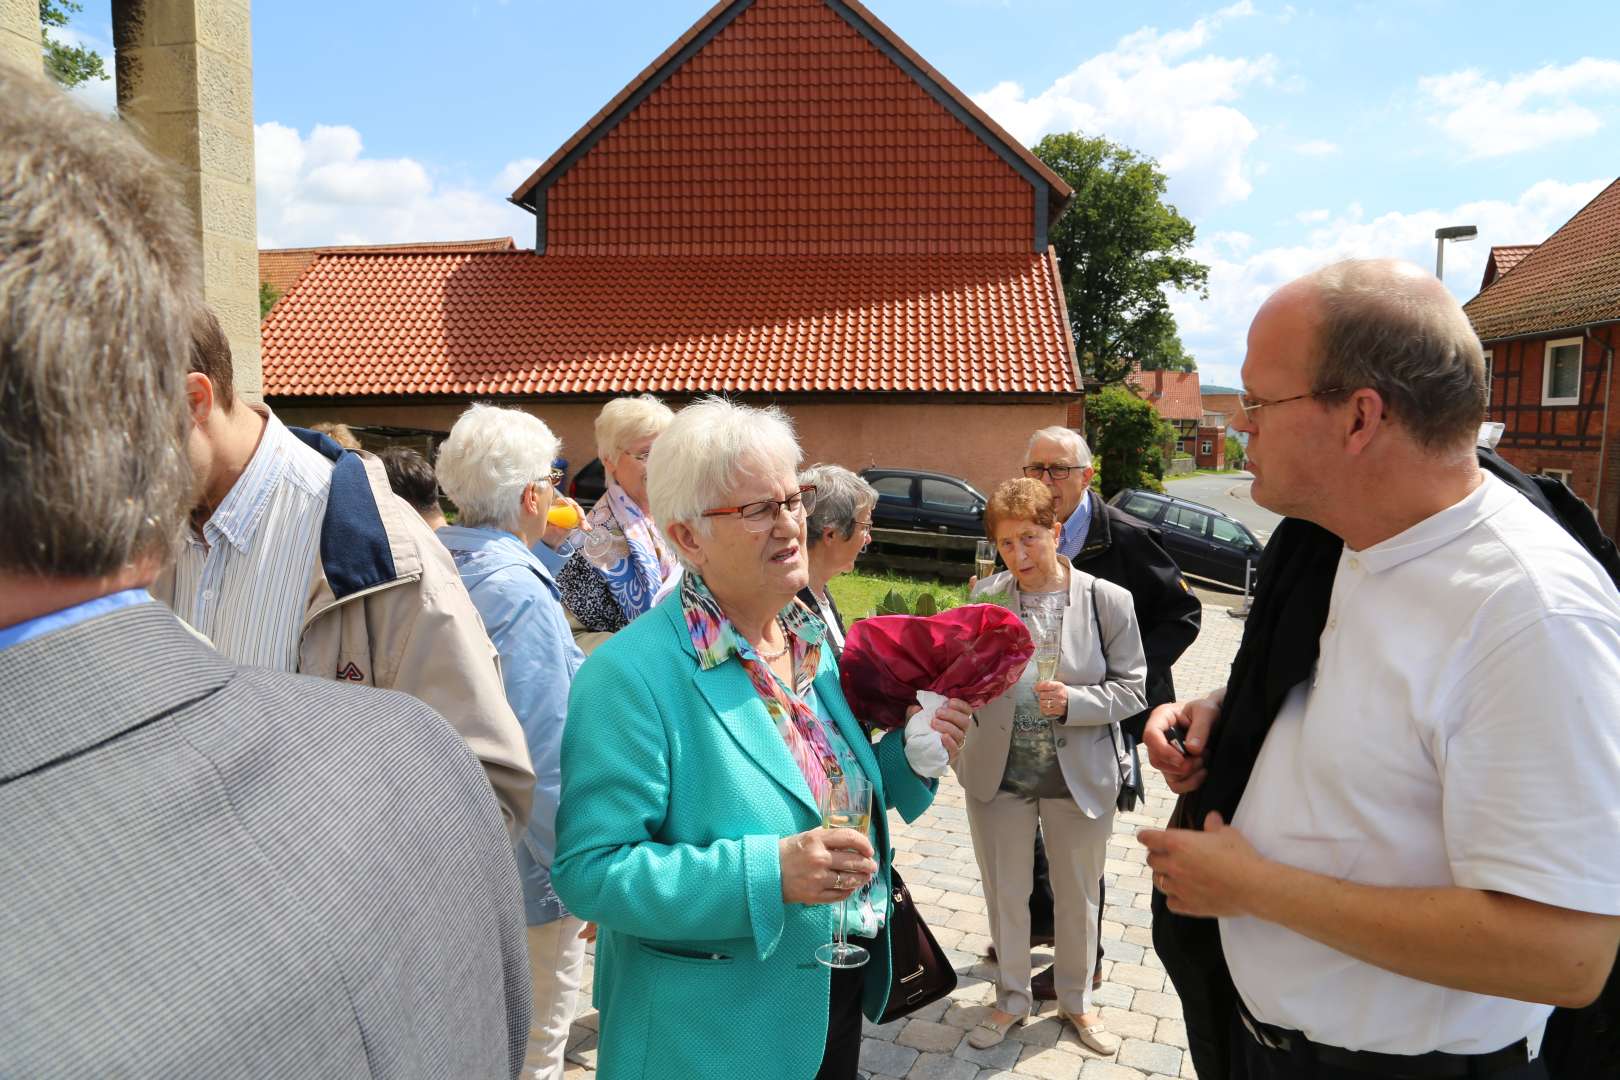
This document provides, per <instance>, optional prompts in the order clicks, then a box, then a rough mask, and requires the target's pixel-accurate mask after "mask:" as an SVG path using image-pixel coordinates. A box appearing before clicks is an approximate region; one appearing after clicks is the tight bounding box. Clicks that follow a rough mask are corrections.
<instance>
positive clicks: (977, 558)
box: [973, 540, 996, 581]
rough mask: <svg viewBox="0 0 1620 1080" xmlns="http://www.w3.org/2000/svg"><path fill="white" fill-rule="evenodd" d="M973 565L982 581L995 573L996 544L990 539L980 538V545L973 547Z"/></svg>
mask: <svg viewBox="0 0 1620 1080" xmlns="http://www.w3.org/2000/svg"><path fill="white" fill-rule="evenodd" d="M973 565H974V568H975V570H976V572H977V573H978V575H979V580H980V581H983V580H984V579H985V578H987V577H989V576H990V575H991V574H994V573H995V572H996V545H994V544H992V543H991V542H990V541H988V540H980V541H979V543H978V546H977V547H975V548H974V549H973Z"/></svg>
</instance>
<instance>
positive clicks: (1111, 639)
mask: <svg viewBox="0 0 1620 1080" xmlns="http://www.w3.org/2000/svg"><path fill="white" fill-rule="evenodd" d="M984 520H985V531H986V532H987V534H988V535H989V537H990V539H991V540H992V541H993V542H994V543H995V545H996V549H997V551H998V553H999V554H1000V556H1001V559H1002V561H1003V562H1004V563H1005V564H1006V566H1007V567H1008V569H1007V570H1006V571H1004V572H1002V573H1000V574H996V575H994V576H993V577H990V578H987V579H985V580H984V581H981V582H979V583H978V586H977V587H976V588H975V589H974V591H973V599H974V600H975V601H979V602H999V603H1002V604H1004V605H1006V606H1007V607H1009V608H1011V609H1012V610H1013V611H1015V612H1017V613H1018V614H1019V616H1020V617H1021V618H1023V620H1024V622H1025V623H1026V625H1028V626H1029V627H1030V630H1031V633H1032V635H1034V636H1035V638H1036V641H1037V644H1039V643H1040V641H1041V640H1042V638H1043V636H1045V637H1046V638H1047V640H1049V641H1051V640H1055V641H1056V643H1057V646H1058V659H1057V670H1056V677H1055V678H1052V679H1046V680H1042V679H1040V678H1039V677H1038V673H1037V670H1036V669H1037V666H1038V665H1037V662H1036V660H1032V661H1031V662H1030V665H1029V667H1028V669H1027V670H1026V671H1025V672H1024V675H1023V677H1022V678H1021V679H1020V680H1019V682H1018V683H1017V685H1015V686H1014V687H1013V688H1012V689H1010V690H1008V691H1007V692H1006V693H1005V694H1003V695H1002V696H1001V697H999V698H997V699H995V700H994V701H992V702H990V703H989V704H988V705H986V706H985V707H984V708H982V709H980V710H979V713H978V717H977V726H976V727H974V728H972V729H971V730H970V733H969V737H968V741H967V745H966V746H965V747H964V748H963V750H962V754H961V757H960V759H959V760H958V762H957V766H956V770H957V775H958V777H959V778H960V780H961V781H962V786H963V788H965V789H966V791H967V795H968V798H967V814H968V825H969V827H970V828H971V829H972V832H973V851H974V855H975V856H976V857H977V858H978V862H979V873H980V876H981V879H982V880H983V882H984V895H985V903H986V907H987V908H988V910H989V917H990V936H991V940H992V941H993V942H994V943H995V948H996V955H997V958H998V966H999V971H998V974H997V978H996V1004H995V1008H994V1010H992V1012H991V1013H990V1015H989V1016H988V1017H987V1018H986V1019H985V1021H984V1022H983V1023H981V1024H980V1025H978V1026H977V1027H976V1028H974V1029H973V1031H972V1032H971V1033H969V1036H968V1039H969V1042H970V1043H972V1045H974V1046H976V1047H980V1048H983V1047H988V1046H994V1045H995V1044H996V1043H999V1042H1000V1041H1001V1040H1002V1039H1003V1038H1005V1037H1006V1034H1007V1032H1008V1031H1009V1030H1010V1029H1011V1028H1012V1027H1013V1026H1014V1025H1015V1024H1018V1023H1021V1022H1022V1021H1023V1019H1024V1018H1025V1017H1027V1016H1028V1015H1029V1012H1030V1009H1031V1006H1032V1005H1033V999H1032V997H1031V995H1030V985H1029V983H1030V959H1029V948H1028V943H1029V892H1030V888H1031V886H1032V882H1033V873H1034V841H1035V829H1036V825H1037V824H1039V826H1040V828H1041V830H1042V832H1043V833H1044V834H1045V836H1046V849H1047V853H1048V858H1049V859H1050V861H1051V868H1052V890H1053V893H1054V896H1055V900H1056V912H1057V917H1056V929H1057V933H1056V938H1057V957H1056V961H1057V973H1056V980H1057V998H1058V1009H1059V1012H1060V1013H1061V1014H1062V1015H1065V1016H1067V1017H1068V1018H1069V1019H1070V1020H1072V1021H1073V1022H1074V1024H1075V1027H1076V1029H1077V1031H1078V1034H1079V1037H1080V1041H1081V1042H1082V1043H1084V1044H1085V1045H1086V1046H1088V1047H1090V1048H1091V1049H1093V1050H1095V1051H1097V1052H1098V1053H1102V1054H1112V1053H1113V1052H1114V1051H1115V1050H1117V1049H1118V1048H1119V1040H1118V1039H1117V1038H1116V1037H1115V1036H1113V1035H1112V1034H1110V1033H1109V1032H1107V1031H1105V1030H1104V1029H1103V1026H1102V1019H1101V1017H1100V1016H1098V1015H1097V1014H1096V1012H1094V1011H1093V1009H1092V1006H1091V968H1092V957H1093V956H1094V955H1095V953H1096V949H1097V941H1096V938H1095V936H1094V935H1095V934H1096V933H1097V907H1098V903H1099V897H1098V882H1099V881H1100V880H1101V878H1102V870H1103V859H1104V852H1105V851H1106V849H1107V844H1108V837H1109V834H1110V832H1111V831H1112V828H1113V821H1114V805H1115V801H1116V799H1117V798H1118V795H1119V786H1120V773H1119V757H1118V753H1117V751H1116V746H1118V745H1119V731H1118V722H1119V721H1120V720H1123V719H1125V718H1126V717H1130V716H1134V715H1135V714H1137V713H1138V712H1141V711H1142V709H1143V708H1144V707H1146V698H1145V696H1144V686H1145V683H1146V677H1147V661H1146V659H1145V657H1144V656H1143V653H1142V639H1141V635H1140V633H1139V632H1138V630H1137V626H1136V616H1135V613H1134V611H1133V608H1132V604H1131V596H1130V593H1128V592H1126V591H1125V590H1124V589H1122V588H1120V587H1119V586H1118V585H1114V584H1112V583H1111V582H1107V581H1103V580H1101V579H1099V578H1094V577H1092V576H1091V575H1090V574H1087V573H1086V572H1085V571H1083V570H1077V569H1075V568H1074V567H1073V566H1071V565H1070V564H1069V560H1067V559H1065V558H1063V557H1062V556H1060V555H1058V553H1057V539H1058V533H1059V530H1060V528H1061V522H1059V521H1058V520H1057V513H1056V508H1055V506H1054V504H1053V501H1052V496H1051V494H1050V493H1049V492H1048V491H1047V490H1046V488H1045V486H1044V485H1042V484H1041V483H1040V482H1039V481H1036V480H1028V479H1021V480H1009V481H1007V482H1006V483H1004V484H1002V485H1001V486H1000V487H999V488H997V489H996V492H995V495H994V496H992V497H991V499H990V505H989V506H988V507H987V508H986V510H985V516H984ZM1036 657H1037V660H1038V659H1039V657H1040V650H1039V649H1037V652H1036Z"/></svg>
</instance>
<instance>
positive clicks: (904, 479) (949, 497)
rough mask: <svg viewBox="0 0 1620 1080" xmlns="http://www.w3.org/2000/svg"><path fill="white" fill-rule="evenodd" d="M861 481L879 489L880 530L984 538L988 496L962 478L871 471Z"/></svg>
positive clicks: (876, 515) (875, 515)
mask: <svg viewBox="0 0 1620 1080" xmlns="http://www.w3.org/2000/svg"><path fill="white" fill-rule="evenodd" d="M861 479H863V480H865V481H866V482H867V483H869V484H871V485H872V486H873V487H874V488H876V489H877V493H878V501H877V506H876V507H874V508H873V510H872V524H873V525H874V526H876V527H877V528H880V529H913V530H916V531H920V532H934V533H950V534H954V535H958V536H983V535H984V506H985V501H986V500H985V497H984V496H983V495H981V494H979V492H978V491H977V490H976V489H975V488H974V487H973V485H972V484H969V483H968V482H967V481H966V480H963V479H962V478H961V477H960V476H949V475H947V474H945V473H936V472H922V471H920V470H918V469H881V468H871V469H867V470H866V471H865V472H863V473H861Z"/></svg>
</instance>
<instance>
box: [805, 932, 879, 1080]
mask: <svg viewBox="0 0 1620 1080" xmlns="http://www.w3.org/2000/svg"><path fill="white" fill-rule="evenodd" d="M849 940H850V943H851V944H853V945H859V946H860V947H861V948H863V949H865V950H866V951H867V952H871V951H872V950H873V949H874V948H876V947H877V943H876V942H874V941H870V940H868V939H865V938H858V937H854V936H851V937H850V939H849ZM865 983H866V968H864V967H858V968H834V969H833V972H832V992H831V994H829V995H828V1001H827V1049H826V1051H825V1052H824V1053H823V1054H822V1056H821V1069H820V1071H819V1072H817V1073H816V1080H855V1073H856V1067H857V1066H858V1065H859V1064H860V1061H861V989H862V987H863V986H864V985H865Z"/></svg>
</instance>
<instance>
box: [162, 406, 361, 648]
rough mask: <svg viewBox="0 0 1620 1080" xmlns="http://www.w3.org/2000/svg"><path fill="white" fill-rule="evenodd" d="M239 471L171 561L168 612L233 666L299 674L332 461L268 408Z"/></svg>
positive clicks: (329, 489)
mask: <svg viewBox="0 0 1620 1080" xmlns="http://www.w3.org/2000/svg"><path fill="white" fill-rule="evenodd" d="M261 411H262V412H263V414H264V415H265V416H266V417H267V422H266V424H265V427H264V435H263V436H262V437H261V438H260V439H259V445H258V447H257V448H256V449H255V450H254V451H253V457H252V458H251V459H250V460H249V461H248V465H247V468H246V469H244V470H243V472H242V475H241V476H239V477H238V478H237V480H236V483H235V484H233V485H232V486H231V490H230V492H229V493H228V494H227V495H226V496H225V498H224V499H223V500H221V501H220V504H219V506H218V507H216V508H215V509H214V513H213V515H212V516H211V517H210V518H209V519H208V522H207V524H205V525H204V526H203V531H202V536H198V535H197V534H196V532H195V530H187V534H186V542H185V544H184V545H183V546H182V548H181V550H180V554H179V557H178V558H176V560H175V567H174V603H175V614H177V615H179V616H180V617H181V618H182V619H184V620H185V621H186V622H188V623H190V624H191V625H192V626H193V627H195V628H196V629H197V631H198V632H200V633H202V634H204V635H205V636H207V638H208V639H209V640H210V641H212V642H213V643H214V647H215V648H217V649H218V650H219V651H220V652H221V653H223V654H225V655H226V656H227V657H229V658H230V659H232V660H234V661H236V662H237V663H239V664H248V665H252V666H254V667H266V668H272V669H274V670H277V671H297V670H298V641H299V638H300V636H301V634H302V631H303V616H304V613H305V611H306V610H307V607H308V604H309V588H310V582H311V580H312V578H313V576H314V567H315V562H316V560H317V559H318V558H319V557H320V542H321V525H322V523H323V521H324V519H325V516H326V500H327V496H328V494H329V493H330V492H331V489H332V463H331V462H330V461H328V460H327V459H326V458H324V457H322V456H321V455H320V454H319V453H318V452H316V451H315V450H312V449H310V448H309V447H307V446H305V445H304V444H303V443H301V442H299V441H298V439H297V438H296V437H294V436H293V434H292V432H290V431H288V430H287V428H286V426H285V425H283V424H282V422H281V421H280V420H278V419H276V417H275V416H274V415H272V414H270V413H269V411H268V410H261Z"/></svg>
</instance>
